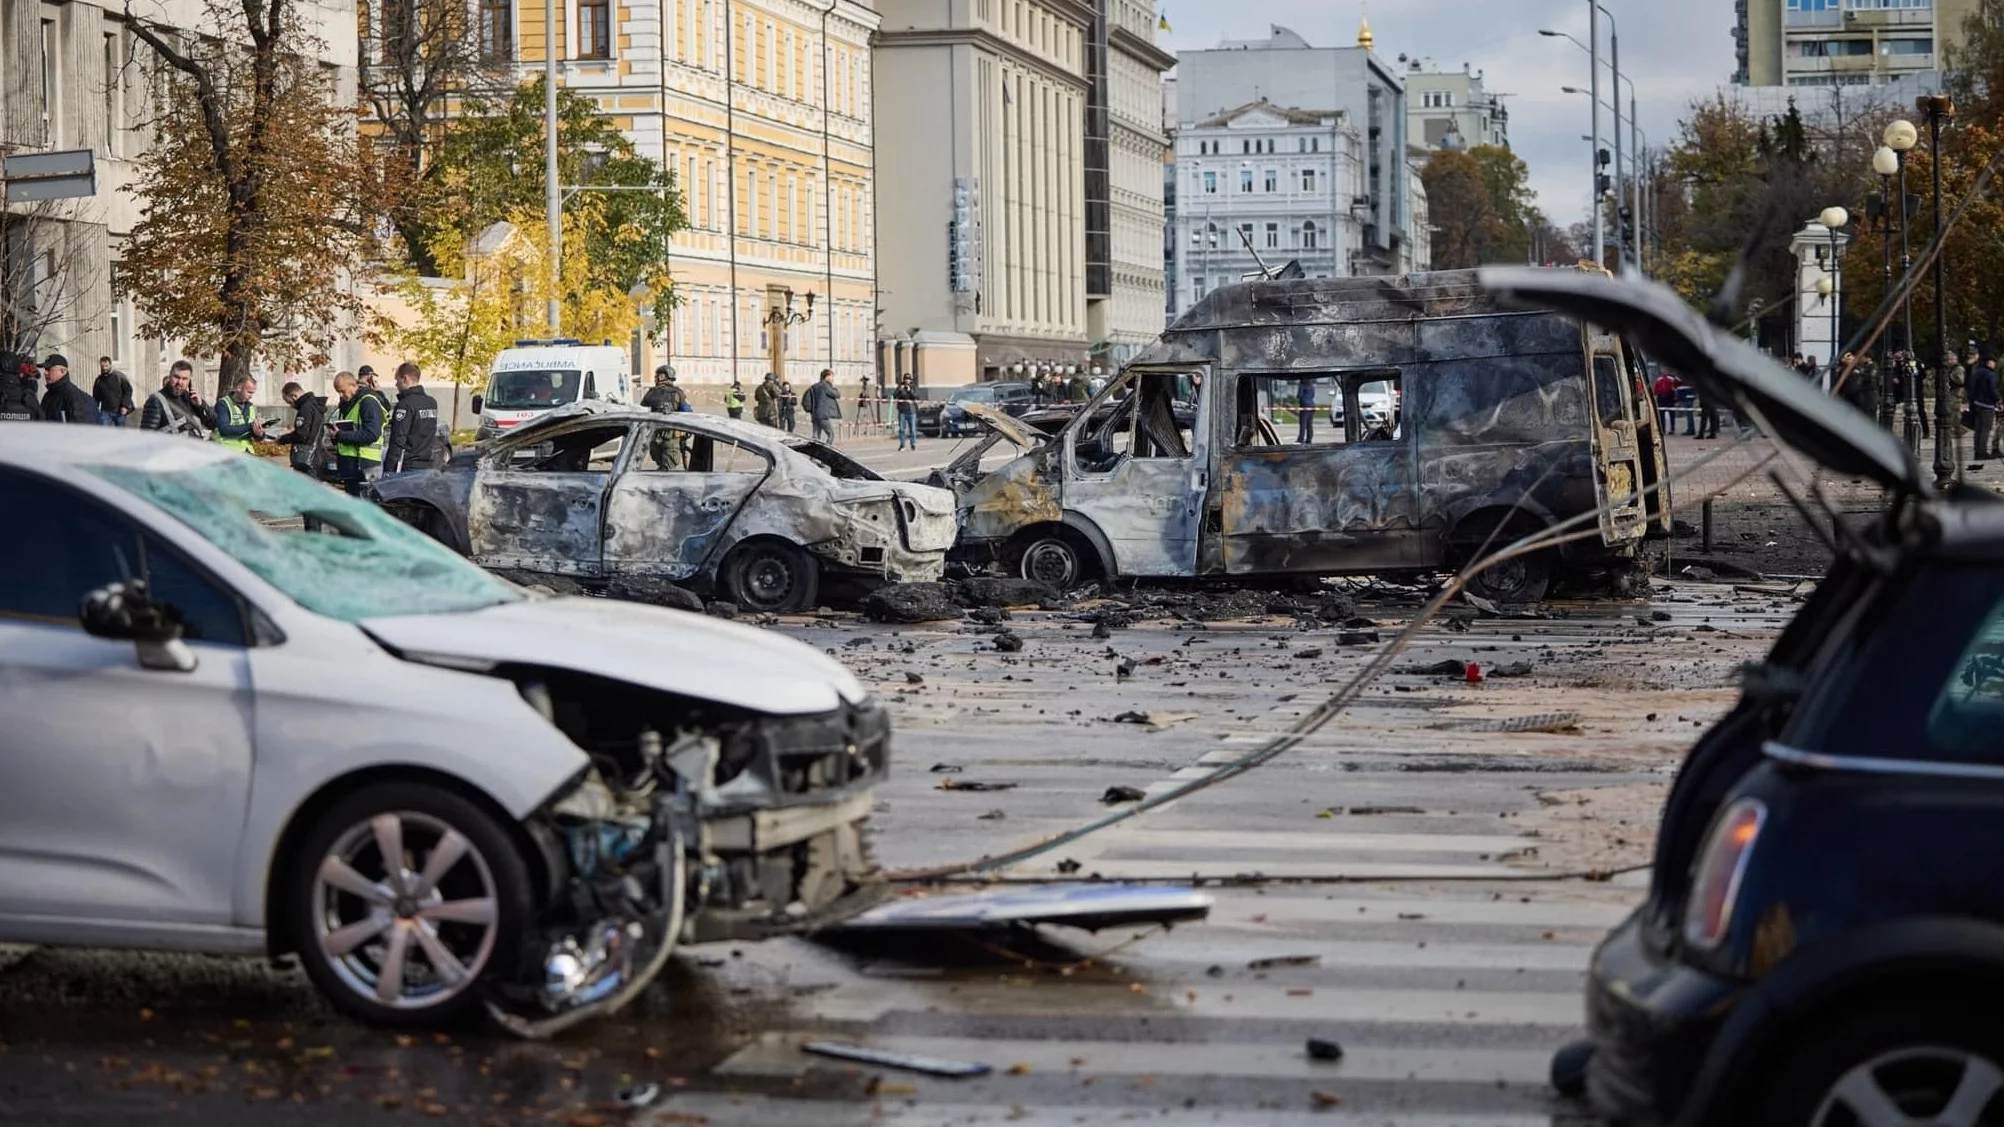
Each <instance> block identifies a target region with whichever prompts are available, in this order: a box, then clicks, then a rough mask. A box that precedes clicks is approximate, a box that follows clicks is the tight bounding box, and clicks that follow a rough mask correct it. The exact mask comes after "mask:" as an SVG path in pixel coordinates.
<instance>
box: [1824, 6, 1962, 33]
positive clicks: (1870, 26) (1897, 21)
mask: <svg viewBox="0 0 2004 1127" xmlns="http://www.w3.org/2000/svg"><path fill="white" fill-rule="evenodd" d="M1790 26H1793V25H1792V24H1791V25H1790ZM1844 26H1845V28H1846V29H1856V30H1858V31H1875V30H1888V31H1921V30H1925V29H1929V28H1932V27H1934V9H1932V8H1877V9H1867V10H1864V11H1856V12H1845V13H1844Z"/></svg>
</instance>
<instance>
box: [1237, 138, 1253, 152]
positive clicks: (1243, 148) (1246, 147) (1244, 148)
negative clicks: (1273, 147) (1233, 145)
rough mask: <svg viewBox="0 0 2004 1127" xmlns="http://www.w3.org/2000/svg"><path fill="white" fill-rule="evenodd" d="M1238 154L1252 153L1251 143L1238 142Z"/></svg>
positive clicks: (1246, 141)
mask: <svg viewBox="0 0 2004 1127" xmlns="http://www.w3.org/2000/svg"><path fill="white" fill-rule="evenodd" d="M1239 152H1241V153H1249V152H1252V141H1251V140H1244V141H1240V142H1239Z"/></svg>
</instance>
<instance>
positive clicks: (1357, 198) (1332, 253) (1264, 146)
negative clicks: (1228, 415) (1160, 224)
mask: <svg viewBox="0 0 2004 1127" xmlns="http://www.w3.org/2000/svg"><path fill="white" fill-rule="evenodd" d="M1363 164H1364V139H1363V136H1362V135H1361V132H1360V131H1359V130H1358V128H1357V127H1356V125H1354V124H1353V123H1352V122H1351V121H1350V120H1349V116H1348V115H1347V114H1346V113H1345V112H1344V111H1342V110H1314V109H1298V108H1294V107H1289V106H1276V105H1274V104H1273V103H1271V102H1267V101H1263V100H1262V101H1256V102H1252V103H1249V104H1247V105H1243V106H1239V107H1236V108H1234V109H1231V110H1228V111H1226V112H1225V113H1222V114H1219V115H1217V116H1215V117H1212V118H1208V119H1206V120H1203V121H1200V122H1194V123H1191V124H1189V125H1186V126H1184V127H1183V128H1182V129H1181V130H1179V131H1178V133H1177V135H1176V200H1177V211H1176V217H1175V223H1174V238H1173V240H1172V242H1173V247H1174V250H1173V253H1174V261H1173V263H1172V273H1173V274H1174V276H1175V277H1176V278H1177V279H1178V281H1179V292H1178V293H1176V294H1174V295H1173V298H1172V300H1171V302H1170V306H1171V312H1172V316H1173V315H1174V314H1177V313H1181V312H1182V311H1183V310H1186V309H1188V308H1189V307H1190V306H1191V305H1193V304H1195V303H1196V301H1197V300H1198V299H1199V298H1201V297H1203V296H1204V295H1205V294H1206V293H1208V292H1210V291H1211V290H1214V289H1217V288H1218V287H1219V286H1221V285H1228V284H1230V283H1233V282H1237V281H1239V280H1240V279H1241V278H1243V277H1245V276H1246V275H1248V274H1253V273H1256V272H1257V271H1258V270H1259V269H1260V264H1261V263H1264V264H1265V265H1266V266H1267V267H1269V268H1273V269H1278V268H1280V267H1281V266H1284V265H1285V264H1286V263H1287V262H1289V261H1290V260H1293V261H1298V262H1300V263H1301V268H1302V270H1303V271H1304V272H1305V273H1306V274H1307V275H1308V276H1309V277H1311V278H1329V277H1344V276H1347V275H1350V274H1356V273H1361V272H1363V271H1360V270H1358V269H1357V267H1358V264H1359V258H1360V254H1361V251H1362V247H1363V227H1364V222H1365V214H1364V212H1365V201H1364V200H1363V199H1362V197H1363V192H1362V190H1361V184H1362V179H1363V176H1362V169H1363ZM1248 244H1250V246H1248ZM1255 256H1257V260H1256V258H1255Z"/></svg>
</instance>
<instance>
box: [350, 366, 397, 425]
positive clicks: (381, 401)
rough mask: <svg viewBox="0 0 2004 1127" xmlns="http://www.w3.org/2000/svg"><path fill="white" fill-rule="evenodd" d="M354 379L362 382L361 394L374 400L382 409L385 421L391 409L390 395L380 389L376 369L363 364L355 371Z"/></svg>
mask: <svg viewBox="0 0 2004 1127" xmlns="http://www.w3.org/2000/svg"><path fill="white" fill-rule="evenodd" d="M355 378H356V379H358V380H360V381H362V391H363V393H364V394H366V395H368V396H369V397H370V398H372V399H374V400H375V401H376V403H377V405H378V406H380V407H382V409H383V417H384V418H385V419H387V418H389V417H390V407H391V404H390V393H389V392H387V391H384V390H383V389H382V386H381V377H379V376H378V375H376V369H375V368H373V367H371V366H370V365H368V364H364V365H362V366H361V367H360V368H357V369H355Z"/></svg>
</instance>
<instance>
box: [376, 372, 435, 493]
mask: <svg viewBox="0 0 2004 1127" xmlns="http://www.w3.org/2000/svg"><path fill="white" fill-rule="evenodd" d="M423 378H424V377H423V376H421V375H420V374H419V373H418V366H417V365H416V364H413V363H411V362H410V361H408V360H406V361H404V362H403V363H401V364H399V365H397V376H396V380H397V405H396V407H395V409H393V410H392V411H391V412H390V445H389V447H388V449H386V450H384V451H383V472H384V473H402V472H403V471H404V470H428V469H433V468H435V467H436V466H437V465H438V437H439V435H438V400H436V399H433V398H432V397H431V395H430V394H429V393H427V392H426V391H425V389H424V386H423V385H422V384H420V383H419V382H418V381H420V380H421V379H423Z"/></svg>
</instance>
